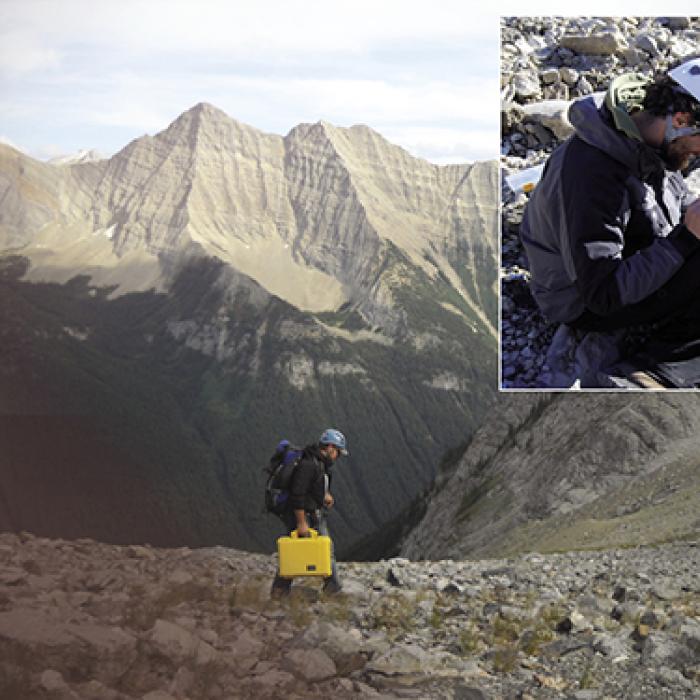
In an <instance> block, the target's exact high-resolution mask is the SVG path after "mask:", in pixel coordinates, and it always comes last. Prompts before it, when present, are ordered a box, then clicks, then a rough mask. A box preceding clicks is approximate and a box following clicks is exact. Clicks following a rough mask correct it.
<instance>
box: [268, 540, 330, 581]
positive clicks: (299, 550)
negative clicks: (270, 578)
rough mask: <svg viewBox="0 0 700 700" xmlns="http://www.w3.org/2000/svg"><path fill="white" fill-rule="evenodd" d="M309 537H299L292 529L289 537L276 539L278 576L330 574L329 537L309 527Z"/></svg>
mask: <svg viewBox="0 0 700 700" xmlns="http://www.w3.org/2000/svg"><path fill="white" fill-rule="evenodd" d="M309 532H310V533H311V537H299V536H298V535H297V531H296V530H293V531H292V533H291V534H290V536H289V537H280V538H279V539H278V540H277V553H278V554H279V559H280V576H285V577H286V578H292V577H294V576H330V575H331V538H330V537H326V536H325V535H319V534H318V532H317V531H316V530H312V529H311V528H309Z"/></svg>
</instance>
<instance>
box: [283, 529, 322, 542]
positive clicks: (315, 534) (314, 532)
mask: <svg viewBox="0 0 700 700" xmlns="http://www.w3.org/2000/svg"><path fill="white" fill-rule="evenodd" d="M309 535H310V536H311V537H312V538H313V537H318V531H317V530H314V529H313V528H312V527H310V528H309ZM289 536H290V537H292V538H294V539H297V538H298V539H300V540H303V539H304V538H303V537H299V535H298V534H297V531H296V530H292V531H291V532H290V533H289Z"/></svg>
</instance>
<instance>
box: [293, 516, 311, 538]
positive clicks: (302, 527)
mask: <svg viewBox="0 0 700 700" xmlns="http://www.w3.org/2000/svg"><path fill="white" fill-rule="evenodd" d="M294 515H295V516H296V519H297V536H298V537H309V535H310V533H309V524H308V523H307V522H306V513H304V511H303V510H295V511H294Z"/></svg>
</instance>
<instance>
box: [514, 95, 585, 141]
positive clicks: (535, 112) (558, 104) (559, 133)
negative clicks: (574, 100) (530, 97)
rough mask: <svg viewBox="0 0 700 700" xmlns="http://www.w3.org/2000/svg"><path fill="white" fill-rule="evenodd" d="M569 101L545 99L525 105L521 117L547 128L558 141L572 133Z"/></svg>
mask: <svg viewBox="0 0 700 700" xmlns="http://www.w3.org/2000/svg"><path fill="white" fill-rule="evenodd" d="M569 105H570V103H569V102H565V101H563V100H545V101H541V102H534V103H530V104H528V105H525V106H524V108H523V119H529V120H531V121H534V122H536V123H538V124H541V125H542V126H544V127H546V128H547V129H549V130H550V131H551V132H552V133H553V134H554V135H555V136H556V137H557V139H559V140H560V141H563V140H564V139H566V138H567V137H568V136H570V135H571V134H572V133H573V127H572V126H571V123H570V122H569V119H568V111H569Z"/></svg>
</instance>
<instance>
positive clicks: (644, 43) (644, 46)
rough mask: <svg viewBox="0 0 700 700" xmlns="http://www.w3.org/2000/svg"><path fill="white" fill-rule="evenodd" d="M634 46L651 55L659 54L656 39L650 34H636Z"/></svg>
mask: <svg viewBox="0 0 700 700" xmlns="http://www.w3.org/2000/svg"><path fill="white" fill-rule="evenodd" d="M635 46H636V47H637V48H639V49H641V50H642V51H646V53H648V54H650V55H651V56H654V57H656V56H658V55H659V47H658V46H657V44H656V39H654V37H653V36H651V35H650V34H640V35H638V36H637V38H636V40H635Z"/></svg>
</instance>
